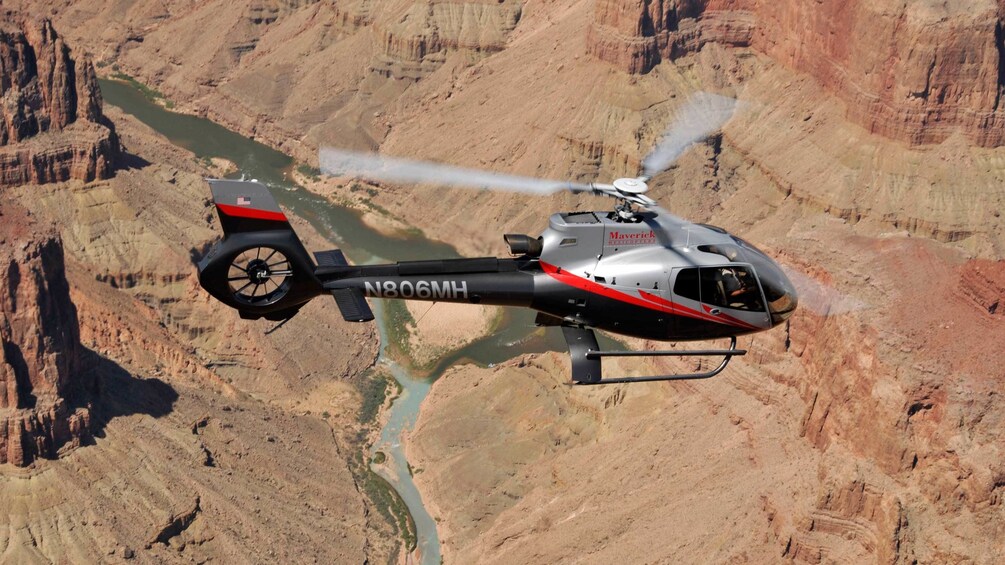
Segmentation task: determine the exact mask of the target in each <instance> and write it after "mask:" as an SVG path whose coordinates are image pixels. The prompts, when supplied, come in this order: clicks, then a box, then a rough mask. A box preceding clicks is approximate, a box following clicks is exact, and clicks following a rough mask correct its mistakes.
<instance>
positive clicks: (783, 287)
mask: <svg viewBox="0 0 1005 565" xmlns="http://www.w3.org/2000/svg"><path fill="white" fill-rule="evenodd" d="M729 237H730V239H732V240H733V241H734V242H735V243H734V244H728V243H717V244H711V245H699V246H698V250H699V251H703V252H705V253H714V254H717V255H721V256H723V257H725V258H726V259H728V260H729V261H730V262H731V263H747V264H750V265H751V266H753V268H754V271H755V272H756V279H755V276H754V273H750V272H749V270H748V269H747V268H746V267H743V266H735V267H733V266H730V267H723V268H721V269H716V270H715V271H714V272H713V276H715V278H716V279H718V278H721V285H722V289H721V292H720V291H719V288H718V284H720V283H719V282H718V281H710V282H709V283H707V282H706V281H705V280H704V279H703V280H702V281H701V284H702V290H703V292H702V295H703V296H713V297H720V299H721V300H723V301H724V302H723V303H721V304H719V305H720V306H726V307H730V308H738V309H741V310H754V311H764V306H763V305H762V304H761V303H760V293H759V292H756V288H757V281H760V283H761V288H762V289H763V290H764V298H765V299H766V300H767V302H768V304H767V306H768V312H769V313H770V314H771V323H772V325H777V324H780V323H782V322H784V321H785V320H787V319H788V318H789V316H791V315H792V312H793V311H795V309H796V305H797V304H798V299H797V297H796V289H795V288H794V287H793V286H792V282H790V281H789V278H788V277H787V276H785V273H784V272H782V270H781V268H780V267H779V266H778V264H777V263H775V262H774V261H772V260H771V258H769V257H768V256H767V255H765V254H764V252H763V251H761V250H760V249H758V248H756V247H754V246H753V245H751V244H750V243H748V242H746V241H744V240H743V239H741V238H739V237H737V236H735V235H732V234H729ZM703 272H704V270H703ZM716 275H717V276H716ZM708 285H711V286H708ZM706 287H707V288H708V294H706V293H705V292H704V291H705V289H706Z"/></svg>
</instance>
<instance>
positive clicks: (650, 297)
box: [540, 261, 760, 329]
mask: <svg viewBox="0 0 1005 565" xmlns="http://www.w3.org/2000/svg"><path fill="white" fill-rule="evenodd" d="M540 264H541V268H542V269H544V272H545V273H548V275H549V276H551V278H553V279H555V280H557V281H558V282H560V283H563V284H567V285H569V286H571V287H575V288H578V289H580V290H585V291H586V292H589V293H592V294H599V295H600V296H603V297H605V298H610V299H613V300H617V301H620V302H627V303H629V304H633V305H635V306H641V307H642V308H647V309H649V310H657V311H660V312H667V311H668V312H669V313H671V314H676V315H678V316H685V317H688V318H696V319H698V320H705V321H707V322H715V323H717V324H724V325H727V326H738V327H741V328H744V329H760V328H758V327H757V326H752V325H750V324H748V323H746V322H743V321H742V320H737V319H736V318H733V317H732V316H726V318H727V319H728V321H727V319H723V318H722V317H721V315H720V316H718V317H717V316H712V315H710V314H705V313H704V312H699V311H697V310H693V309H691V308H688V307H686V306H682V305H680V304H677V303H674V302H670V301H669V300H666V299H663V298H660V297H659V296H656V295H655V294H650V293H648V292H646V291H644V290H639V294H640V295H641V298H640V297H638V296H632V295H631V294H627V293H624V292H621V291H619V290H615V289H613V288H610V287H607V286H604V285H602V284H600V283H595V282H593V281H591V280H587V279H585V278H583V277H580V276H579V275H574V274H572V273H570V272H568V271H563V270H562V269H561V268H560V267H556V266H555V265H552V264H550V263H545V262H544V261H540Z"/></svg>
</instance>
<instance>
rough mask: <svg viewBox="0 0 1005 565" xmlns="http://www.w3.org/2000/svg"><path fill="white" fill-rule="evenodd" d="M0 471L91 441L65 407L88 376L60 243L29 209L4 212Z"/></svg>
mask: <svg viewBox="0 0 1005 565" xmlns="http://www.w3.org/2000/svg"><path fill="white" fill-rule="evenodd" d="M0 344H2V346H3V347H2V349H3V356H2V362H0V463H13V464H14V465H18V466H25V465H28V464H30V463H31V462H32V461H34V460H35V459H37V458H52V457H55V456H56V455H57V454H58V453H59V452H60V451H61V450H63V449H66V448H68V447H74V446H77V445H80V443H81V442H83V441H86V440H87V439H88V437H89V435H90V430H89V427H90V413H89V410H88V409H87V408H86V407H76V408H74V407H71V404H70V402H69V401H68V400H67V399H68V398H69V397H73V396H74V393H75V392H77V391H76V390H75V389H76V388H79V385H80V379H81V377H82V375H83V374H85V373H86V372H87V371H88V369H89V368H90V367H89V366H88V365H89V363H88V356H87V355H86V354H85V350H84V349H83V347H82V346H81V344H80V338H79V330H78V325H77V310H76V308H75V307H74V305H73V302H71V301H70V288H69V285H68V284H67V281H66V276H65V274H64V265H63V245H62V242H61V241H60V238H59V236H58V235H56V234H55V232H54V231H52V230H51V229H46V228H45V227H43V226H40V225H39V224H38V223H37V222H35V221H33V220H32V219H31V217H30V216H28V215H27V214H26V212H25V211H24V209H22V208H20V207H18V206H15V205H11V204H7V205H4V206H2V207H0Z"/></svg>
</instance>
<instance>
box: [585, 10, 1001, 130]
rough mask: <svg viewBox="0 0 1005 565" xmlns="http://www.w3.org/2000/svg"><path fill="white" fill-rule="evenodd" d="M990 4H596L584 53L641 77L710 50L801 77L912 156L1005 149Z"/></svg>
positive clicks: (997, 13)
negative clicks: (964, 141) (949, 149)
mask: <svg viewBox="0 0 1005 565" xmlns="http://www.w3.org/2000/svg"><path fill="white" fill-rule="evenodd" d="M1001 16H1002V14H1001V9H1000V7H999V5H998V3H996V2H994V1H993V0H969V1H967V2H957V3H942V4H936V3H934V2H930V1H928V0H913V1H911V2H906V3H902V4H898V5H893V4H890V3H882V2H862V1H852V2H816V3H805V2H767V1H763V0H699V1H697V2H693V1H684V0H680V1H670V2H665V3H664V2H649V1H635V0H598V1H597V4H596V10H595V12H594V21H593V23H592V25H591V27H590V29H589V32H588V45H587V50H588V52H590V53H591V54H593V55H595V56H596V57H598V58H600V59H603V60H605V61H609V62H611V63H613V64H615V65H616V66H618V67H620V68H621V69H623V70H625V71H627V72H629V73H645V72H648V71H649V70H651V69H652V68H653V67H654V66H655V65H657V64H658V63H659V62H660V61H662V60H674V59H677V58H678V57H680V56H682V55H685V54H687V53H693V52H696V51H698V50H700V49H701V48H702V47H703V46H704V45H705V44H707V43H711V42H715V43H719V44H723V45H730V46H750V47H752V48H753V49H754V50H756V51H758V52H761V53H763V54H765V55H767V56H768V57H770V58H772V59H774V60H775V61H777V62H778V63H781V64H782V65H785V66H786V67H789V68H791V69H793V70H796V71H799V72H803V73H807V74H809V75H811V76H812V77H814V78H815V79H816V80H817V81H819V82H820V83H821V84H822V85H823V86H824V87H825V88H826V89H827V90H829V91H830V92H831V93H833V94H835V95H837V96H838V97H839V98H841V99H842V100H843V101H844V102H845V103H846V104H847V116H848V117H849V118H850V119H852V120H853V121H855V122H857V123H858V124H860V125H862V126H863V127H865V128H866V129H868V130H869V131H870V132H874V133H879V134H881V135H884V136H886V137H890V138H892V139H897V140H900V141H905V142H908V143H911V144H925V143H939V142H941V141H943V140H945V139H946V138H948V137H949V136H950V135H952V133H953V132H955V131H957V130H958V131H960V132H962V133H963V134H964V135H965V136H966V137H967V138H968V139H969V140H970V141H971V142H972V143H975V144H977V145H980V146H984V147H997V146H1000V145H1002V144H1003V143H1005V128H1003V127H1002V126H1003V125H1005V109H1003V106H1002V100H1001V98H1002V93H1003V91H1005V78H1003V77H1005V55H1003V53H1005V40H1003V31H1002V29H1003V21H1002V17H1001Z"/></svg>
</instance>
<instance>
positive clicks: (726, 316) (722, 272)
mask: <svg viewBox="0 0 1005 565" xmlns="http://www.w3.org/2000/svg"><path fill="white" fill-rule="evenodd" d="M671 289H672V290H673V293H672V301H673V303H674V307H675V314H676V316H675V319H676V322H677V332H678V334H679V335H680V336H681V337H682V338H701V337H715V336H716V335H728V334H730V333H732V332H736V333H746V332H749V331H750V330H756V329H762V328H770V327H771V320H770V317H769V316H768V311H767V309H766V308H765V301H764V294H763V293H762V292H761V287H760V285H759V284H758V282H757V277H756V276H755V273H754V270H753V269H752V268H751V267H750V266H749V265H742V264H736V263H733V264H730V265H723V266H716V267H684V268H677V269H674V272H673V280H672V281H671ZM710 324H711V325H710Z"/></svg>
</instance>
